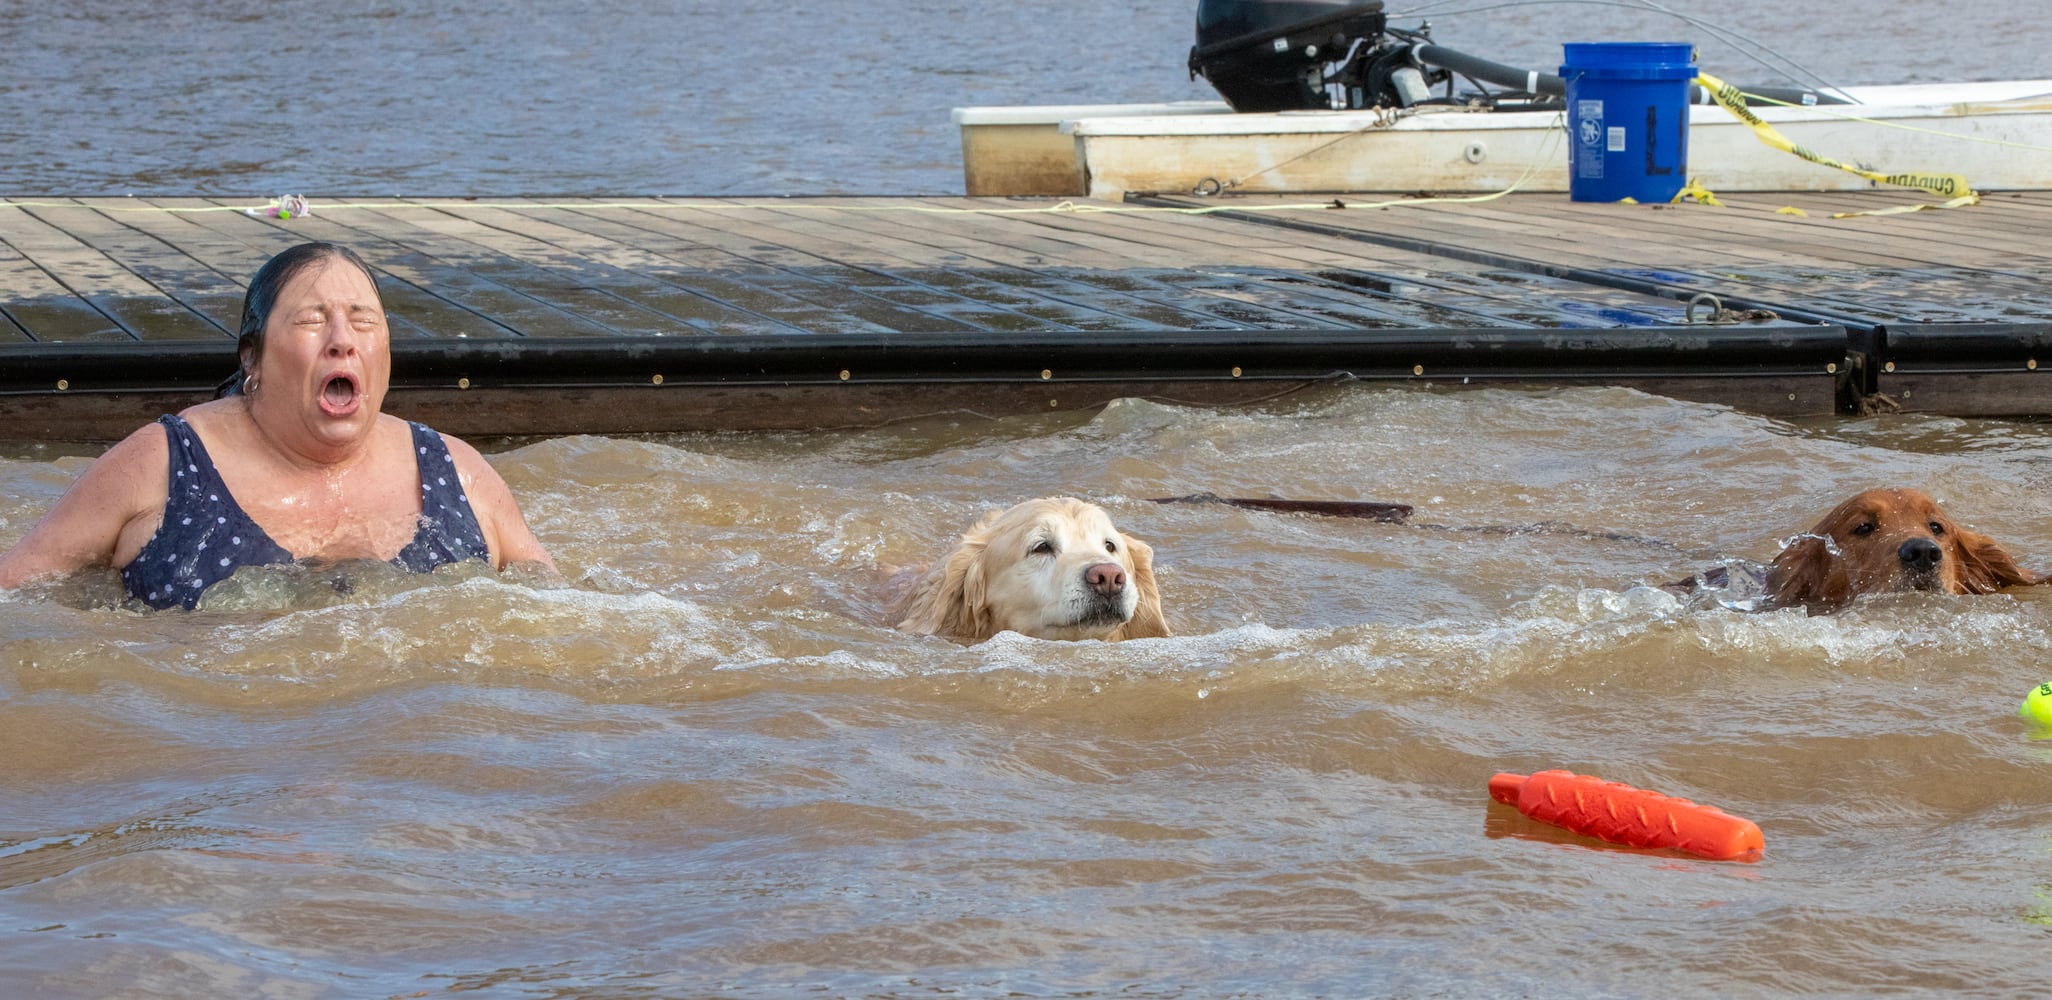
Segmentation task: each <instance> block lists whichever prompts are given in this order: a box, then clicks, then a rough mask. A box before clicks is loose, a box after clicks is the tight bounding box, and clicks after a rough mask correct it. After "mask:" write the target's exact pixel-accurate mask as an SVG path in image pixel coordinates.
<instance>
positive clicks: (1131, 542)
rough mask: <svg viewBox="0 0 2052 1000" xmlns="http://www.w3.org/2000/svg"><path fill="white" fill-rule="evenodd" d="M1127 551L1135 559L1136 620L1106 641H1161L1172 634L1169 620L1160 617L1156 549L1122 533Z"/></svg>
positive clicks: (1134, 608) (1134, 611)
mask: <svg viewBox="0 0 2052 1000" xmlns="http://www.w3.org/2000/svg"><path fill="white" fill-rule="evenodd" d="M1119 538H1120V539H1121V540H1123V541H1124V543H1125V546H1126V551H1127V552H1128V553H1130V554H1131V555H1132V557H1133V579H1132V585H1133V587H1134V589H1135V590H1137V591H1138V592H1139V594H1140V601H1139V603H1138V604H1136V605H1134V606H1133V617H1132V619H1131V620H1129V621H1127V622H1126V623H1125V624H1124V625H1121V626H1119V628H1118V630H1117V631H1115V632H1113V633H1112V634H1111V635H1108V636H1106V637H1105V639H1106V641H1108V642H1117V641H1119V640H1121V639H1160V638H1164V637H1166V636H1168V635H1169V634H1170V632H1169V627H1168V619H1167V618H1165V617H1163V616H1162V613H1161V590H1160V589H1159V588H1158V587H1156V586H1155V583H1154V546H1152V545H1149V544H1147V543H1146V542H1143V541H1141V540H1139V539H1137V538H1134V537H1133V536H1131V535H1128V534H1126V533H1125V532H1123V531H1122V532H1119Z"/></svg>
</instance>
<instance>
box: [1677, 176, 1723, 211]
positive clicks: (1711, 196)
mask: <svg viewBox="0 0 2052 1000" xmlns="http://www.w3.org/2000/svg"><path fill="white" fill-rule="evenodd" d="M1683 198H1689V199H1692V200H1694V201H1695V202H1696V203H1697V204H1699V205H1713V206H1715V207H1717V208H1723V207H1724V203H1723V202H1721V201H1718V200H1717V195H1716V193H1714V192H1712V191H1711V190H1710V189H1709V188H1706V187H1704V186H1703V182H1702V181H1699V180H1696V179H1695V178H1690V179H1689V182H1688V183H1687V184H1685V185H1683V186H1682V189H1681V190H1680V191H1676V192H1675V193H1674V200H1673V202H1672V204H1676V205H1679V204H1681V200H1682V199H1683Z"/></svg>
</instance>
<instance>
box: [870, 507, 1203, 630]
mask: <svg viewBox="0 0 2052 1000" xmlns="http://www.w3.org/2000/svg"><path fill="white" fill-rule="evenodd" d="M894 617H898V618H899V621H898V623H897V627H898V628H900V629H902V630H904V631H907V632H920V633H924V634H927V635H941V636H946V637H948V638H951V639H958V640H962V641H965V642H982V641H983V640H985V639H988V638H990V637H991V636H994V635H996V634H998V633H999V632H1003V631H1006V630H1008V629H1009V630H1011V631H1013V632H1017V633H1019V634H1021V635H1028V636H1032V637H1034V638H1037V639H1104V640H1106V641H1117V640H1120V639H1139V638H1148V637H1159V636H1165V635H1168V634H1169V630H1168V623H1167V622H1166V621H1164V620H1163V618H1162V611H1161V594H1160V592H1159V591H1158V590H1157V589H1156V588H1155V584H1154V550H1153V549H1152V548H1149V547H1148V545H1147V543H1146V542H1143V541H1140V540H1139V539H1137V538H1132V537H1130V536H1127V535H1125V534H1122V533H1121V532H1120V531H1119V530H1118V529H1117V528H1115V527H1113V526H1112V522H1111V517H1110V516H1109V515H1107V514H1106V513H1105V512H1104V510H1103V509H1102V508H1100V507H1098V506H1097V505H1095V504H1090V503H1085V502H1083V501H1081V500H1076V499H1073V498H1069V497H1060V498H1043V499H1039V500H1028V501H1026V502H1025V503H1022V504H1019V505H1018V506H1016V507H1013V508H1011V509H1010V510H1006V511H1001V512H993V513H991V514H989V515H987V516H985V517H984V518H983V519H982V520H981V521H979V522H977V524H976V526H975V527H972V528H970V529H969V530H968V531H967V532H965V533H964V534H963V535H962V537H961V538H960V539H959V540H958V541H956V543H955V546H954V548H953V549H951V550H950V551H949V552H948V554H947V556H946V557H945V558H943V559H941V560H940V561H939V562H937V563H935V564H934V565H933V566H932V567H931V568H930V569H928V570H926V571H925V572H924V573H923V574H921V576H920V577H919V579H918V581H917V582H916V583H914V584H913V586H912V590H911V593H910V594H909V595H908V596H907V597H906V599H905V602H904V604H903V606H902V610H901V611H900V613H899V615H897V616H894Z"/></svg>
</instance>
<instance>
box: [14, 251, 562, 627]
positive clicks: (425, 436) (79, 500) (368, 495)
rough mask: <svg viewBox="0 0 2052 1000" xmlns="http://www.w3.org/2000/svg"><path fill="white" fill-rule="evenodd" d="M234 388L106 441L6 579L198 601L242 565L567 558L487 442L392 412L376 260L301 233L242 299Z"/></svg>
mask: <svg viewBox="0 0 2052 1000" xmlns="http://www.w3.org/2000/svg"><path fill="white" fill-rule="evenodd" d="M238 350H239V352H240V355H241V359H242V367H241V370H240V372H239V373H238V376H239V377H238V379H237V380H236V381H235V383H234V384H233V385H232V386H231V387H230V388H229V390H228V394H227V395H226V396H225V397H224V398H220V399H216V400H213V401H211V402H206V403H201V404H199V405H197V406H193V407H190V408H188V409H186V410H184V411H182V412H180V413H178V414H176V415H169V414H167V415H165V416H164V417H162V418H160V419H159V420H158V421H157V422H156V424H154V425H151V426H146V427H143V428H141V429H139V430H137V431H135V432H134V433H132V434H130V435H129V436H128V437H127V438H124V439H123V440H122V441H121V442H120V443H118V444H116V445H115V446H114V447H112V448H110V449H108V450H107V452H106V453H105V454H103V455H101V456H100V457H99V458H98V459H97V460H95V461H94V462H93V464H92V465H90V466H88V467H87V468H86V470H85V472H84V473H82V474H80V476H79V477H78V481H77V482H75V483H73V484H72V486H71V489H70V490H68V491H67V492H66V493H65V494H64V496H63V497H62V498H60V499H59V500H58V501H57V504H56V506H54V507H52V508H51V509H50V511H49V513H47V514H45V515H44V516H43V519H42V520H41V521H40V522H38V523H37V525H36V526H35V527H34V528H32V529H30V531H29V533H28V535H27V536H26V537H24V538H23V539H22V540H21V541H20V542H19V543H17V544H16V545H15V546H14V547H13V548H12V549H9V550H8V551H7V552H5V553H0V589H11V588H14V587H18V586H20V585H21V584H23V583H27V582H30V581H33V580H39V579H44V578H48V577H54V576H60V575H63V574H67V573H72V572H76V571H78V570H81V569H84V568H86V567H89V566H95V565H99V566H113V567H116V568H119V569H120V570H121V579H122V583H123V585H124V587H125V588H126V589H127V591H128V594H129V596H131V597H133V598H135V599H136V600H139V601H142V602H143V603H146V604H148V605H150V606H151V607H156V608H169V607H186V608H190V607H192V606H194V605H195V604H196V603H197V602H198V601H199V597H200V594H201V593H203V592H204V591H205V590H206V589H207V588H208V587H209V586H212V585H213V584H215V583H217V582H219V581H221V580H224V579H226V578H227V577H228V576H229V575H230V574H232V573H234V572H235V570H236V569H237V568H239V567H242V566H260V565H268V564H273V563H287V562H295V561H310V562H316V563H334V562H342V561H346V560H356V559H376V560H382V561H386V562H390V563H392V564H394V565H398V566H402V567H405V568H407V569H410V570H413V571H416V572H423V573H424V572H427V571H428V570H431V569H434V568H435V567H436V566H439V565H442V564H444V563H450V562H461V561H463V560H466V559H485V560H488V561H490V562H491V564H492V566H493V567H494V568H498V569H504V568H505V567H506V566H508V565H512V564H531V565H537V566H540V567H544V568H546V569H547V570H548V571H549V572H551V573H553V572H554V571H555V563H554V561H553V560H551V559H550V558H549V553H548V551H547V550H546V549H544V548H543V547H542V544H541V542H540V541H539V540H537V539H536V538H535V536H534V533H533V532H532V531H531V530H529V529H528V526H527V521H526V519H525V518H523V517H522V516H521V514H520V507H519V505H518V504H517V503H515V502H514V499H513V494H512V491H511V490H509V489H507V487H506V483H505V480H503V479H501V478H500V477H499V474H498V472H497V471H495V470H494V469H493V468H492V467H491V465H490V464H489V463H487V462H486V461H485V460H484V457H483V456H482V455H480V454H478V452H477V449H475V448H472V447H471V446H470V445H468V444H465V443H464V442H463V441H461V440H459V439H457V438H453V437H448V436H446V435H442V434H439V433H436V432H435V431H433V430H430V429H429V428H427V427H426V426H423V425H421V424H417V423H409V422H407V421H404V420H400V419H399V418H397V417H393V416H388V415H386V414H384V413H383V412H382V407H383V404H384V400H385V391H386V388H387V387H388V386H389V385H390V383H391V375H392V358H391V333H390V331H389V330H388V329H387V328H386V325H385V308H384V302H383V300H382V299H381V298H380V297H379V295H378V286H377V281H376V280H375V279H374V278H373V277H372V276H371V271H370V267H369V266H368V265H366V264H365V263H364V262H363V260H362V259H361V258H359V257H358V256H357V255H356V254H355V253H353V252H351V251H350V250H348V249H347V248H345V247H342V246H338V245H336V244H332V243H302V244H300V245H298V246H295V247H292V248H291V249H289V250H286V251H284V252H282V253H280V254H278V255H277V256H275V257H273V258H271V259H270V260H269V261H267V262H265V264H264V266H263V267H262V268H260V269H258V271H257V273H256V277H254V278H252V279H251V280H250V285H249V291H248V293H247V294H246V295H245V296H244V298H243V300H242V329H241V337H240V341H239V343H238Z"/></svg>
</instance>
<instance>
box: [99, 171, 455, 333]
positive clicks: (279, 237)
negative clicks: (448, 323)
mask: <svg viewBox="0 0 2052 1000" xmlns="http://www.w3.org/2000/svg"><path fill="white" fill-rule="evenodd" d="M150 204H152V205H154V206H156V207H158V208H163V209H181V208H217V207H220V203H218V202H215V201H210V200H206V199H199V198H189V199H152V200H151V201H150ZM123 219H124V221H125V222H126V223H127V224H128V225H129V226H132V227H134V228H136V229H140V230H142V231H144V232H147V233H150V234H151V235H153V236H156V237H158V238H160V239H162V240H164V241H165V242H166V243H167V244H169V245H172V246H176V247H178V248H179V249H180V250H181V251H182V252H183V253H186V254H188V255H190V256H191V257H192V258H193V259H195V260H198V261H200V262H201V263H203V264H206V265H207V266H209V267H212V268H214V269H215V270H217V271H219V272H221V273H222V274H225V275H230V276H233V277H234V278H235V280H237V281H239V282H241V283H242V285H243V286H244V288H245V290H247V287H248V283H249V280H250V279H251V278H253V277H255V276H256V272H257V269H259V268H261V267H263V265H264V262H265V261H267V260H269V259H271V257H272V256H273V255H275V254H277V253H278V252H279V251H281V250H284V249H286V248H288V247H291V246H293V245H295V244H298V243H304V242H306V239H307V238H306V237H304V236H296V235H294V234H292V233H290V232H283V231H280V230H278V229H277V228H276V227H272V226H266V225H263V224H261V223H259V222H257V221H256V220H255V219H251V218H249V217H247V216H242V215H240V214H239V213H234V212H227V213H223V212H162V213H155V214H153V213H132V214H125V215H124V216H123ZM378 290H379V294H380V295H382V296H383V298H384V300H385V307H386V313H387V318H386V324H387V326H389V327H390V329H391V331H392V336H393V338H394V339H402V340H408V339H414V338H418V337H427V336H431V334H430V332H429V331H428V330H427V329H426V328H425V327H423V326H422V325H421V324H420V323H418V322H416V318H417V317H420V316H422V314H423V313H427V314H430V315H431V314H432V313H433V312H434V310H435V309H436V308H438V307H439V303H438V302H437V301H436V300H434V299H433V298H432V297H429V296H423V295H421V294H420V293H419V292H418V290H416V289H413V288H411V287H410V286H407V285H404V284H403V283H400V282H397V281H396V280H395V279H392V278H390V277H389V276H388V277H386V278H384V279H383V280H380V281H379V282H378ZM422 300H424V301H422ZM236 325H237V326H238V327H239V326H240V325H241V303H240V302H239V301H238V302H237V304H236Z"/></svg>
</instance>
